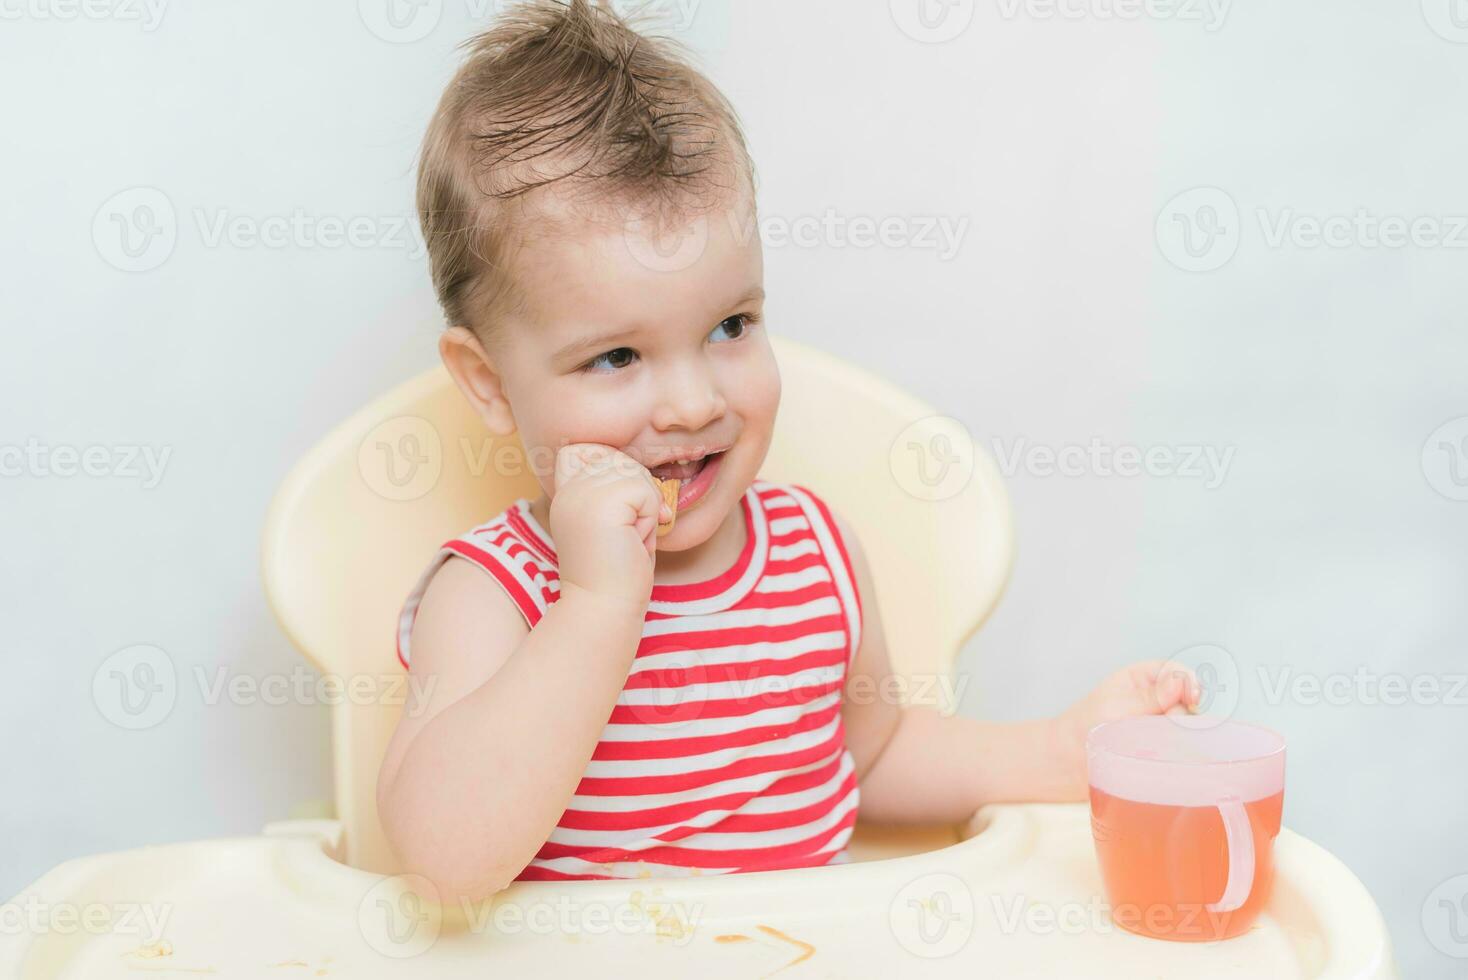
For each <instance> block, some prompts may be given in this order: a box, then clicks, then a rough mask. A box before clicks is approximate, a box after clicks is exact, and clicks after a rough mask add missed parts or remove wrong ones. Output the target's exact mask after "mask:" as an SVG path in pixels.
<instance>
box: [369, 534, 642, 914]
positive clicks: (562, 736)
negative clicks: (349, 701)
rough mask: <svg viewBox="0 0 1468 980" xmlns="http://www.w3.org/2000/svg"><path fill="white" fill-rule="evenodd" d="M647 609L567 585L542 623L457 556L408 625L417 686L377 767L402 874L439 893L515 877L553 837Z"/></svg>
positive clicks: (472, 895)
mask: <svg viewBox="0 0 1468 980" xmlns="http://www.w3.org/2000/svg"><path fill="white" fill-rule="evenodd" d="M644 614H645V608H644V607H643V606H641V605H639V604H637V603H636V602H633V601H627V600H623V599H620V598H615V597H608V596H604V595H602V594H599V593H592V592H589V591H587V590H584V589H581V588H579V587H578V586H577V585H575V584H574V583H571V582H564V581H563V582H562V586H561V596H560V598H559V599H558V600H557V601H556V602H554V603H552V604H551V606H550V607H549V609H547V611H546V613H545V615H544V616H543V617H542V618H541V619H540V621H539V622H537V623H536V625H535V629H533V630H531V629H528V628H527V627H526V624H525V621H524V620H523V619H522V618H521V616H520V613H519V612H518V611H517V610H516V608H515V606H514V604H513V603H512V602H511V601H510V599H509V598H508V596H506V595H505V593H504V591H503V590H502V589H500V588H499V586H498V585H497V584H495V582H494V581H493V580H492V579H491V578H490V577H489V575H488V574H486V573H485V572H484V571H483V570H481V569H479V568H476V567H475V566H474V565H472V564H471V563H469V562H467V561H465V560H463V559H461V558H450V559H449V560H448V561H447V562H445V563H444V566H443V567H442V568H441V569H439V571H438V572H437V574H435V575H434V577H433V579H432V581H431V582H430V583H429V586H428V589H427V591H426V592H425V593H424V596H423V601H422V604H421V605H420V606H419V609H418V615H417V619H416V620H415V622H414V626H413V633H412V647H411V649H412V651H413V659H412V672H413V674H414V675H415V676H417V677H418V678H419V681H418V683H417V684H415V685H410V687H412V688H422V689H424V690H426V692H427V694H426V698H425V700H426V704H414V703H412V702H411V701H410V702H409V704H408V705H406V706H405V708H404V711H403V718H402V721H401V722H399V724H398V728H397V731H396V732H394V734H393V737H392V741H391V742H390V743H389V745H388V749H387V754H386V757H385V758H384V760H383V763H382V768H381V771H380V773H379V776H378V784H377V807H378V814H379V816H380V818H381V820H382V825H383V828H384V830H385V831H386V832H387V836H388V839H389V841H390V842H391V843H392V845H393V848H394V849H395V850H396V851H397V853H398V856H399V857H400V858H401V859H402V861H403V864H404V868H403V870H404V871H406V872H411V873H416V874H420V875H423V876H424V877H425V878H427V879H429V880H430V881H432V882H433V883H434V885H435V886H436V887H437V888H438V890H439V898H440V900H442V901H445V902H450V901H454V900H456V899H459V898H465V899H469V900H478V899H480V898H483V897H485V896H488V895H491V894H493V893H494V892H496V891H499V890H500V889H501V888H503V887H505V886H506V885H507V884H509V883H510V881H511V880H513V879H514V877H515V876H516V875H517V874H519V873H520V871H521V870H522V869H523V868H524V867H525V866H526V865H527V864H528V863H529V862H530V859H531V858H533V857H534V856H535V853H536V851H537V850H538V849H539V848H540V845H541V844H543V843H544V842H545V840H546V839H547V838H548V837H549V836H550V834H551V831H552V829H553V828H554V827H555V825H556V822H557V821H558V820H559V819H560V816H561V813H562V811H564V809H565V807H566V804H567V803H568V802H569V801H570V799H571V797H572V795H573V793H574V792H575V788H576V784H577V782H578V781H579V780H580V779H581V776H582V774H583V773H584V772H585V770H586V764H587V762H588V760H590V758H591V754H592V751H593V750H594V749H595V748H596V743H597V739H598V737H599V736H600V734H601V729H602V726H603V725H604V724H605V722H606V719H607V717H608V716H609V715H610V714H611V711H612V707H613V705H614V704H615V703H616V699H617V694H618V692H619V691H620V690H621V687H622V682H623V680H624V679H625V678H626V676H627V671H628V670H629V669H630V666H631V663H632V659H633V657H634V655H635V654H636V652H637V644H638V640H639V638H640V637H641V633H642V621H643V616H644Z"/></svg>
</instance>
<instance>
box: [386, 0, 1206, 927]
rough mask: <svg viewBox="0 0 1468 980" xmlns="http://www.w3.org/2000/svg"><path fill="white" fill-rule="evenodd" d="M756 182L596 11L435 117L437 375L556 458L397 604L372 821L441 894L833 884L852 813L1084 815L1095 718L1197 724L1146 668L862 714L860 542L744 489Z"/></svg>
mask: <svg viewBox="0 0 1468 980" xmlns="http://www.w3.org/2000/svg"><path fill="white" fill-rule="evenodd" d="M754 185H755V180H754V170H753V166H752V164H751V161H750V159H749V156H748V153H747V150H746V147H745V143H744V138H743V135H742V133H741V130H740V126H739V122H738V120H737V118H736V116H735V113H734V112H733V110H732V109H731V108H730V106H729V105H728V103H727V102H726V101H725V100H724V98H723V97H722V96H721V95H720V94H719V92H718V91H717V90H716V89H715V88H714V86H713V85H712V84H710V83H709V82H708V80H707V79H705V78H704V77H703V76H702V75H700V74H699V73H698V72H697V71H695V70H694V69H693V68H691V67H690V66H689V64H688V63H687V59H686V58H685V57H683V56H682V55H681V54H680V53H679V51H678V50H677V49H676V48H675V47H674V46H673V45H672V44H671V43H670V42H667V41H664V40H653V39H651V38H648V37H643V36H639V35H638V34H637V33H636V32H634V31H633V30H632V29H631V28H629V27H628V26H627V25H626V24H625V23H624V22H623V21H622V20H620V19H619V18H618V17H617V15H616V14H615V13H613V12H612V11H610V10H608V9H606V8H603V7H596V6H591V5H590V4H588V3H587V2H586V0H573V2H571V3H569V4H563V3H559V2H554V0H531V2H529V3H527V4H524V5H521V6H518V7H514V8H512V9H510V10H508V11H507V12H506V13H505V14H504V15H503V16H502V17H501V18H500V19H499V20H498V21H497V23H496V24H495V25H494V27H493V28H492V29H491V30H489V31H488V32H487V33H485V34H483V35H481V36H479V37H477V38H475V39H474V40H473V41H472V42H470V44H469V54H468V58H467V59H466V61H465V63H464V65H463V66H462V67H461V68H460V70H459V72H458V74H457V75H456V76H455V77H454V78H453V80H452V81H451V82H450V84H449V87H448V90H447V92H446V93H445V94H444V96H443V99H442V101H441V102H440V104H439V107H438V109H437V112H436V114H435V115H434V117H433V120H432V123H431V125H430V127H429V130H428V134H427V137H426V139H425V142H424V147H423V154H422V159H421V163H420V171H419V178H418V207H419V210H420V213H421V220H422V223H423V229H424V233H425V237H426V241H427V245H428V251H429V255H430V259H431V264H432V270H433V281H434V285H435V287H436V290H437V294H438V297H439V300H440V302H441V304H442V306H443V310H444V313H445V315H446V318H447V322H448V324H449V328H448V330H447V331H446V332H445V333H444V334H443V336H442V338H441V339H440V342H439V352H440V354H441V356H442V358H443V362H444V364H445V366H446V367H447V368H448V371H449V373H450V374H451V375H452V377H453V379H454V381H455V383H456V384H457V385H458V387H459V389H460V390H461V391H462V392H463V395H464V397H465V398H467V399H468V400H469V402H470V403H471V404H472V405H473V407H474V409H475V410H476V411H477V412H478V414H479V415H480V417H481V418H482V419H483V420H484V423H485V425H486V426H487V427H488V428H489V429H490V430H491V431H492V432H494V433H498V434H501V435H510V434H512V433H513V434H518V436H519V439H520V441H521V442H522V443H523V445H524V447H525V448H526V450H527V451H528V452H530V455H531V457H532V458H533V457H534V456H535V455H536V453H535V450H536V449H537V448H540V449H543V450H545V451H546V452H548V453H551V454H552V455H548V456H547V457H546V458H547V459H548V460H549V459H553V465H547V466H544V467H541V468H539V469H538V470H537V472H536V475H537V478H538V480H539V483H540V485H541V489H542V491H543V492H542V493H541V494H540V495H539V496H537V497H536V498H535V499H534V500H525V499H521V500H518V501H517V502H516V503H515V504H514V505H512V506H511V507H509V508H508V509H506V510H505V511H503V512H502V513H500V514H498V515H496V516H494V517H493V518H492V519H491V520H489V521H488V522H486V523H484V524H481V525H480V526H478V527H476V528H474V529H473V530H470V531H468V532H467V533H465V534H464V535H463V536H461V537H458V538H456V539H454V540H452V541H449V542H447V543H446V544H444V545H443V547H442V548H441V549H440V550H439V552H438V554H437V555H436V556H435V557H434V559H433V561H432V562H431V563H430V564H429V567H428V568H427V569H425V570H424V572H423V574H422V576H421V578H420V580H419V582H418V585H417V587H416V588H415V589H414V590H413V592H412V594H411V595H410V596H409V597H408V599H407V602H406V604H405V605H404V607H403V609H402V614H401V622H400V628H399V633H398V653H399V657H400V658H401V659H402V661H403V663H404V664H405V665H406V666H407V667H408V669H410V670H411V671H412V672H413V673H415V674H420V675H423V676H432V677H433V678H434V683H433V684H429V685H417V686H416V687H419V688H421V689H423V690H426V691H427V692H429V693H428V694H427V696H426V698H427V699H426V703H422V704H414V705H410V706H409V708H410V710H407V711H405V712H404V714H403V717H402V721H401V722H400V723H399V726H398V728H397V731H396V732H395V733H394V735H393V738H392V740H391V743H390V744H389V746H388V748H387V753H386V756H385V758H384V759H383V762H382V768H381V772H380V774H379V779H378V791H377V795H378V808H379V813H380V816H381V819H382V823H383V827H384V829H385V831H386V833H387V834H388V837H389V839H390V840H391V842H392V844H393V846H394V847H395V849H396V850H397V852H398V855H399V857H400V858H401V859H402V862H403V865H404V869H405V870H407V871H412V872H415V873H418V874H421V875H423V876H425V877H427V878H428V879H429V880H431V881H433V882H434V883H435V885H436V886H437V887H438V889H439V890H440V893H441V894H442V895H444V896H458V897H460V898H469V899H478V898H483V897H485V896H487V895H490V894H492V893H494V892H496V891H498V890H499V889H501V888H503V887H505V886H506V885H507V884H509V883H510V882H511V881H514V880H517V879H518V880H526V879H540V880H546V879H579V878H606V877H632V876H640V875H648V874H652V875H659V876H662V875H687V874H720V873H728V872H736V871H760V870H771V869H779V868H795V867H804V866H812V865H825V864H831V863H837V862H840V861H842V860H844V859H845V856H846V854H845V848H846V845H847V842H848V840H849V839H850V837H851V833H852V827H853V825H854V824H855V822H856V819H857V814H858V804H860V814H861V816H862V818H863V819H865V820H870V821H879V822H888V823H940V822H947V823H957V822H961V821H963V820H964V819H966V818H967V817H969V816H970V815H971V814H972V813H973V812H974V811H975V810H976V809H978V808H979V807H980V806H982V805H984V804H986V803H997V802H1005V801H1025V800H1036V801H1042V800H1052V801H1053V800H1079V799H1082V798H1083V797H1084V796H1085V793H1086V777H1085V754H1084V745H1083V740H1084V737H1085V734H1086V731H1087V730H1088V729H1089V728H1090V727H1091V726H1092V725H1095V724H1097V723H1099V722H1102V721H1105V720H1109V719H1113V718H1119V717H1124V716H1128V715H1135V714H1154V713H1160V712H1167V711H1174V712H1176V711H1180V710H1188V709H1190V708H1191V707H1192V706H1193V705H1195V704H1196V702H1197V698H1198V691H1197V687H1196V682H1195V680H1194V679H1193V678H1191V676H1190V675H1188V674H1187V673H1186V672H1185V671H1170V672H1166V673H1165V674H1164V673H1163V671H1162V670H1161V668H1162V666H1163V665H1162V664H1161V663H1155V662H1154V663H1145V664H1137V665H1134V666H1132V667H1129V668H1127V669H1125V670H1122V671H1120V672H1118V673H1116V674H1114V675H1113V676H1112V677H1110V678H1109V679H1108V680H1106V681H1105V682H1103V683H1102V684H1101V686H1100V687H1099V688H1097V689H1096V690H1095V691H1094V692H1093V693H1092V694H1090V695H1089V696H1088V697H1086V698H1084V699H1083V700H1082V701H1080V702H1078V703H1077V704H1075V705H1074V706H1072V707H1071V708H1070V709H1069V710H1067V711H1066V712H1064V713H1063V714H1061V715H1060V716H1059V717H1057V718H1054V719H1047V720H1043V721H1033V722H1022V723H1006V724H1001V723H994V722H984V721H978V720H975V719H970V718H964V717H960V716H955V715H950V714H944V713H942V712H940V711H939V710H937V709H935V708H928V707H912V706H909V707H902V706H900V705H898V704H895V703H892V702H891V701H890V699H889V700H884V699H882V698H875V699H874V698H867V697H860V698H856V697H853V698H847V697H845V696H844V695H845V693H846V692H847V691H848V690H849V689H850V687H849V685H851V684H852V682H853V679H854V678H861V679H862V680H863V682H864V683H863V688H864V689H865V690H868V691H871V690H876V691H886V690H890V689H891V685H890V684H887V683H884V681H885V679H886V677H887V675H888V673H889V667H888V657H887V648H886V640H885V637H884V635H883V629H882V622H881V617H880V615H879V613H878V607H879V604H878V602H877V598H876V595H875V590H874V588H873V585H872V575H871V570H870V568H869V567H868V563H867V559H866V556H865V554H864V553H863V550H862V546H861V542H860V541H859V540H858V538H857V535H856V533H855V531H854V529H853V528H852V527H851V526H850V525H849V524H847V523H846V521H845V520H843V519H842V517H841V515H840V514H837V513H834V512H833V511H832V510H831V508H830V507H829V506H828V505H827V504H826V503H825V502H824V500H823V499H822V498H821V496H820V495H819V494H818V492H817V491H816V489H815V488H812V487H807V486H797V485H792V484H785V483H776V482H770V481H767V480H763V479H760V478H759V476H758V474H759V471H760V466H761V464H762V463H763V461H764V459H765V455H766V452H767V450H768V448H769V446H770V439H771V436H772V434H773V432H774V427H775V418H776V409H777V408H778V406H779V402H780V374H779V371H778V370H777V367H776V364H775V358H774V356H773V354H772V352H771V346H770V341H769V337H768V335H767V333H766V330H767V327H766V324H765V311H764V303H765V290H764V286H763V258H762V254H761V250H760V238H759V235H758V234H755V233H754V232H753V229H754V227H755V221H754V216H755V186H754ZM673 479H676V480H677V481H678V483H679V485H678V490H677V499H676V501H675V503H676V507H675V508H670V507H669V505H668V502H667V501H665V499H664V497H663V495H662V494H661V493H660V481H661V480H673ZM674 511H676V514H675V513H674ZM675 518H676V519H675ZM670 521H671V522H672V526H671V528H670V529H669V528H667V525H668V524H669V522H670ZM660 525H662V526H663V527H664V529H665V533H663V534H661V535H660V534H659V533H658V529H659V526H660Z"/></svg>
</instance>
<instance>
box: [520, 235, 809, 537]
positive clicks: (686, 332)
mask: <svg viewBox="0 0 1468 980" xmlns="http://www.w3.org/2000/svg"><path fill="white" fill-rule="evenodd" d="M731 214H732V215H733V216H734V217H733V218H732V219H731V217H730V215H731ZM750 217H751V216H750V215H749V213H748V212H747V211H746V210H744V209H742V208H741V209H736V210H734V211H732V212H731V211H727V210H723V209H720V210H717V211H714V212H712V213H710V214H708V215H707V216H705V217H701V218H697V219H693V220H692V221H687V222H686V223H685V224H683V226H682V227H674V228H664V229H663V232H662V233H661V234H659V233H657V232H656V231H654V230H652V229H651V228H648V229H646V230H644V229H643V228H642V227H641V226H637V225H632V226H628V227H624V226H620V225H619V226H616V227H611V226H606V225H595V226H587V227H586V228H584V229H578V231H577V233H576V234H573V235H559V236H554V237H551V238H546V239H543V240H539V241H534V242H531V243H529V244H527V245H526V247H524V248H523V249H522V250H521V251H519V252H518V253H517V255H516V258H515V263H516V270H515V271H516V273H517V274H518V276H519V277H520V282H521V284H522V289H523V291H524V294H525V297H526V301H527V302H526V306H527V314H526V315H524V316H521V317H518V318H513V319H511V320H510V321H508V322H506V323H504V324H503V326H504V328H505V329H504V332H503V333H502V334H501V335H500V336H502V337H503V338H505V339H504V341H503V342H502V343H500V344H497V345H496V346H497V347H499V348H500V349H499V350H497V351H491V356H492V357H494V358H495V359H496V361H497V363H498V366H499V373H500V380H501V384H502V386H503V388H504V393H505V396H506V397H507V399H508V401H509V403H510V406H511V407H512V409H513V413H514V421H515V426H516V428H517V430H518V432H519V435H520V439H521V441H522V442H523V443H524V445H525V447H526V450H527V451H528V452H530V453H531V454H532V458H540V459H545V458H552V459H553V458H554V452H555V451H556V450H557V449H559V448H560V447H562V446H564V445H566V444H568V443H575V442H594V443H602V444H605V445H608V446H612V447H615V448H617V449H620V450H622V451H623V452H624V453H626V454H627V455H629V456H631V457H632V458H633V459H634V460H636V461H637V462H639V463H641V464H643V465H644V466H647V467H648V468H649V469H652V470H654V472H655V473H656V474H657V475H668V476H679V477H684V478H685V482H684V485H683V488H682V493H681V496H680V506H679V511H678V519H677V521H676V522H675V524H674V527H673V530H672V531H670V532H669V533H668V534H666V535H665V536H664V537H662V538H659V539H658V549H659V550H661V551H682V550H685V549H687V548H690V547H693V546H696V545H698V544H701V543H702V542H704V541H706V540H708V538H709V537H710V536H711V535H712V534H713V533H714V531H715V530H717V529H718V527H719V526H720V524H721V522H722V521H723V520H724V518H725V517H726V516H727V515H728V514H729V512H730V510H731V508H733V507H736V506H737V505H738V502H739V498H740V496H741V495H742V494H743V493H744V492H745V490H746V489H747V488H748V486H749V484H750V482H751V481H753V480H754V479H755V476H756V475H757V473H758V471H759V468H760V466H761V464H762V463H763V462H764V458H765V454H766V452H767V450H768V449H769V445H770V438H771V435H772V433H773V431H774V424H775V413H776V409H777V408H778V406H779V403H780V374H779V370H778V369H777V367H776V364H775V357H774V353H773V351H772V350H771V348H770V343H769V339H768V337H767V335H766V332H765V324H764V322H763V313H764V286H763V283H764V260H763V255H762V253H761V250H760V239H759V235H758V234H757V233H755V232H754V231H753V230H752V228H753V226H752V222H751V221H750V220H748V219H749V218H750ZM534 447H544V448H543V449H539V450H537V449H536V448H534ZM704 454H708V456H707V459H706V461H705V462H704V464H703V465H704V467H706V468H707V472H704V473H702V475H701V476H700V475H698V474H696V473H694V472H692V470H693V468H692V467H687V468H684V469H682V470H680V471H676V472H672V473H666V474H665V473H664V472H663V470H664V468H663V467H661V466H659V465H658V464H661V463H663V462H665V461H666V460H669V459H670V458H680V459H687V458H690V457H697V456H700V455H704ZM715 454H717V455H715ZM536 470H537V477H538V479H539V480H540V483H541V486H542V488H543V489H544V490H545V492H546V494H547V495H550V494H551V493H552V491H553V489H554V479H555V478H554V472H553V470H551V469H550V468H549V467H545V466H537V467H536ZM686 498H695V499H687V502H686V503H685V502H684V500H685V499H686Z"/></svg>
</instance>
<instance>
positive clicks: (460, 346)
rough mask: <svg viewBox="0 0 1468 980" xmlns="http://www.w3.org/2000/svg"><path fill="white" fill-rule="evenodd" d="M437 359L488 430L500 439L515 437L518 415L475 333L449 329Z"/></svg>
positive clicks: (442, 337)
mask: <svg viewBox="0 0 1468 980" xmlns="http://www.w3.org/2000/svg"><path fill="white" fill-rule="evenodd" d="M438 356H439V357H440V358H441V359H442V360H443V366H444V367H445V368H447V369H448V372H449V375H450V376H451V377H452V378H453V379H454V384H456V385H458V387H459V390H460V391H461V392H463V393H464V397H465V398H467V399H469V404H470V405H473V406H474V411H475V412H476V413H477V414H478V415H479V417H480V418H481V419H483V420H484V424H485V426H487V427H488V428H489V431H491V432H493V433H494V434H495V435H498V436H507V435H510V434H512V433H513V432H514V431H515V414H514V412H513V411H512V410H511V409H510V402H509V399H507V398H506V397H505V389H504V385H503V384H502V383H501V381H500V375H499V371H498V370H497V369H496V367H495V364H494V361H493V360H491V359H490V356H489V354H488V353H486V352H485V350H484V345H483V344H481V343H480V342H479V338H478V337H476V336H475V335H474V331H472V330H470V329H469V328H468V327H449V328H448V329H447V330H445V331H444V332H443V336H441V337H439V338H438Z"/></svg>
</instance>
